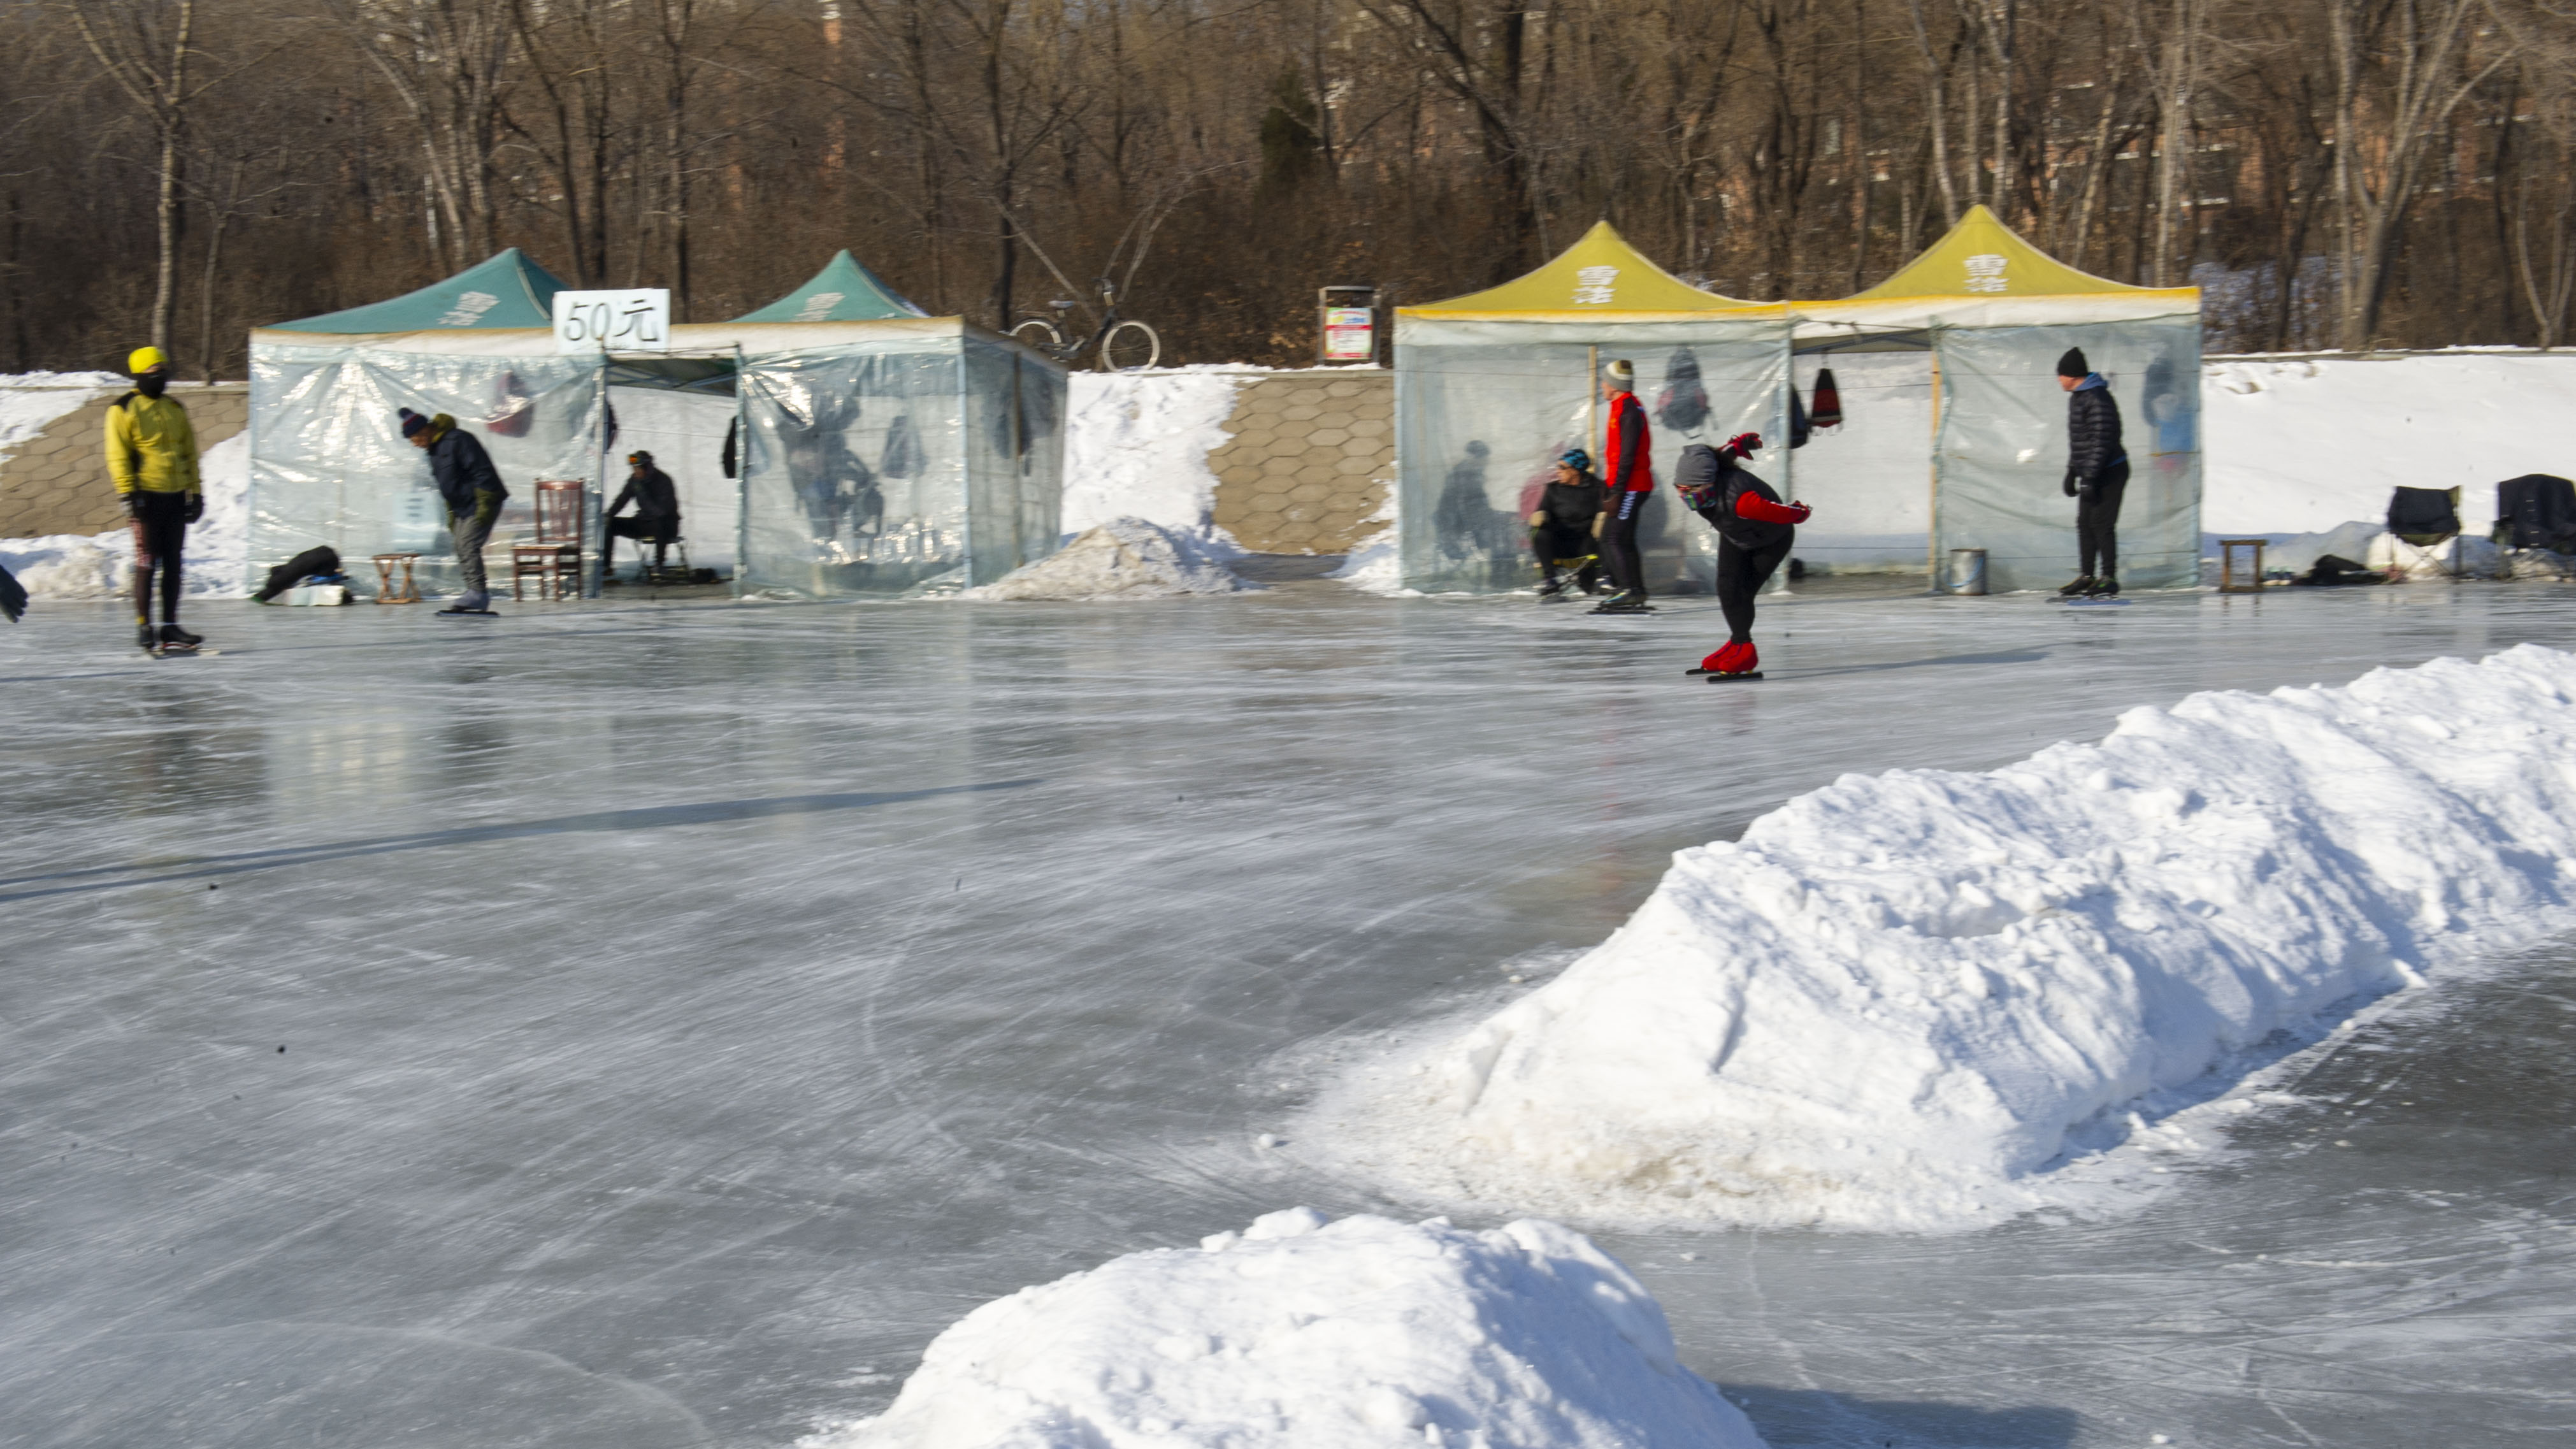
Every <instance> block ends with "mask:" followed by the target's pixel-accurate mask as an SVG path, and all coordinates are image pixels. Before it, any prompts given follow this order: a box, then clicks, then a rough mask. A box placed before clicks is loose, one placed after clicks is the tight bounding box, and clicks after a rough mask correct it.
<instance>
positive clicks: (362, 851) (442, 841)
mask: <svg viewBox="0 0 2576 1449" xmlns="http://www.w3.org/2000/svg"><path fill="white" fill-rule="evenodd" d="M1042 783H1044V782H1043V781H1041V780H1037V779H1025V780H992V781H987V782H985V783H983V784H980V785H938V786H932V787H930V788H927V789H921V790H858V791H848V792H844V793H840V794H829V795H774V796H770V797H768V798H766V799H757V800H708V801H702V802H699V803H697V804H692V805H649V806H644V807H642V808H639V809H633V810H601V811H597V812H594V813H591V814H586V815H558V816H556V817H554V818H553V819H550V820H518V821H510V822H506V823H502V824H494V825H465V826H458V827H456V828H454V829H449V830H424V831H421V832H419V833H417V834H413V835H388V836H380V837H378V838H376V839H373V840H340V841H331V842H327V843H323V844H316V845H293V846H279V847H277V848H274V849H270V850H245V851H237V852H233V853H231V854H227V855H199V856H178V857H174V858H171V859H167V860H153V861H145V862H142V863H140V864H136V865H94V866H83V867H79V868H76V869H72V870H59V871H48V872H44V873H42V874H37V875H21V876H8V877H0V887H6V886H40V887H41V888H39V889H33V890H18V891H5V890H0V901H24V900H34V899H37V898H39V897H43V896H59V895H71V894H76V893H78V892H82V891H103V890H121V889H123V888H125V887H128V886H145V885H158V884H161V883H163V882H167V881H178V880H200V879H203V878H205V877H207V876H219V875H239V874H241V873H242V872H244V871H253V870H275V869H277V868H279V867H281V866H290V865H311V864H314V863H317V862H321V861H331V860H348V859H351V858H353V857H356V856H365V855H384V854H387V853H389V852H393V851H401V850H430V849H435V848H437V847H440V846H448V845H489V844H493V843H495V842H498V841H503V840H524V839H527V838H529V837H531V836H541V835H572V834H582V833H589V832H606V833H618V832H624V831H630V830H656V829H663V828H667V827H670V826H674V825H717V824H724V823H727V822H730V821H736V820H764V819H769V818H771V817H774V816H780V815H807V814H814V813H817V812H821V811H830V810H864V809H867V808H869V807H871V806H877V805H900V804H903V803H905V802H907V801H913V800H932V799H937V798H938V797H940V796H943V795H971V794H978V793H981V792H983V791H987V790H1017V789H1020V788H1023V787H1025V786H1029V785H1036V784H1042ZM103 876H113V877H117V878H116V879H112V880H102V879H98V877H103ZM66 880H80V881H81V882H82V883H81V884H78V885H50V886H46V885H42V883H44V882H49V881H66Z"/></svg>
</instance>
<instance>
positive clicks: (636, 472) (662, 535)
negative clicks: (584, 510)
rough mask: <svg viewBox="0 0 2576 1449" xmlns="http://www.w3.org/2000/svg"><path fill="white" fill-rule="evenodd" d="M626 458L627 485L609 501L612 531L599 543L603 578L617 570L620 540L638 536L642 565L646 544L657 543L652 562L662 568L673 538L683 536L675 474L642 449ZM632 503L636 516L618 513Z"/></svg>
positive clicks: (609, 518) (609, 528)
mask: <svg viewBox="0 0 2576 1449" xmlns="http://www.w3.org/2000/svg"><path fill="white" fill-rule="evenodd" d="M626 462H627V466H628V469H629V471H628V472H627V475H626V486H625V487H624V488H623V489H620V490H619V491H618V494H617V501H616V502H614V503H612V504H610V505H608V531H607V534H606V536H605V537H603V538H602V539H601V540H600V544H599V572H600V575H601V577H603V578H605V577H606V576H607V575H609V574H611V573H613V572H615V571H616V568H617V540H619V539H621V538H631V539H633V540H635V557H636V561H637V562H638V564H639V565H640V564H641V563H642V561H643V557H644V545H646V544H648V543H649V544H651V545H653V565H652V566H653V568H655V569H659V568H661V567H662V565H663V563H664V561H665V560H667V559H668V558H669V557H670V553H671V543H672V541H673V540H675V539H677V538H678V537H679V536H680V490H679V489H678V488H676V487H673V486H672V483H671V475H670V474H668V473H665V472H663V471H662V470H661V469H659V468H656V467H654V466H653V455H652V454H650V453H647V452H644V451H642V450H641V449H638V450H637V451H635V452H632V453H629V454H627V455H626ZM629 503H632V504H634V505H635V516H634V517H633V518H620V517H618V516H617V514H618V510H619V509H622V508H624V507H625V506H626V505H627V504H629ZM646 577H648V578H649V577H651V575H650V574H647V575H646Z"/></svg>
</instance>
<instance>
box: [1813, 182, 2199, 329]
mask: <svg viewBox="0 0 2576 1449" xmlns="http://www.w3.org/2000/svg"><path fill="white" fill-rule="evenodd" d="M1792 305H1793V306H1794V307H1795V309H1796V311H1797V314H1798V319H1799V322H1800V324H1801V325H1800V327H1799V336H1800V338H1801V339H1802V341H1803V340H1804V339H1808V338H1812V337H1816V336H1819V335H1833V334H1834V333H1836V332H1841V333H1844V334H1846V335H1848V334H1849V333H1851V332H1852V331H1853V330H1854V329H1856V328H1865V329H1868V330H1870V331H1873V332H1884V331H1891V330H1920V329H1924V328H1931V327H2015V326H2050V325H2063V324H2075V323H2091V322H2131V321H2143V320H2146V319H2149V318H2154V317H2173V316H2181V315H2196V314H2197V313H2198V312H2199V311H2200V289H2199V288H2198V287H2132V286H2130V285H2128V284H2127V283H2125V282H2115V281H2112V280H2111V279H2110V278H2108V277H2097V276H2094V275H2093V274H2092V273H2090V272H2079V271H2077V270H2076V269H2075V268H2073V267H2070V266H2068V265H2066V264H2065V263H2064V262H2061V261H2059V260H2057V259H2056V258H2055V257H2052V256H2050V255H2049V254H2048V253H2046V252H2044V251H2041V250H2040V249H2039V248H2037V247H2035V246H2032V245H2031V244H2030V243H2029V242H2027V241H2024V240H2023V239H2022V237H2021V235H2020V233H2018V232H2016V231H2014V230H2013V229H2012V228H2011V227H2008V226H2006V225H2004V224H2003V222H2002V221H2001V220H2000V219H1999V218H1997V217H1996V215H1995V214H1994V213H1993V212H1991V211H1989V210H1987V209H1986V208H1985V207H1983V206H1972V207H1970V208H1968V214H1967V215H1966V216H1963V217H1961V218H1959V224H1958V225H1957V226H1954V227H1952V228H1950V231H1949V234H1948V235H1946V236H1944V237H1942V238H1941V239H1940V240H1939V241H1936V242H1934V243H1933V244H1932V245H1931V246H1930V247H1928V248H1926V249H1925V250H1924V252H1923V254H1922V255H1921V256H1919V257H1916V258H1915V259H1914V260H1913V261H1911V262H1909V263H1907V264H1906V265H1905V266H1904V267H1903V268H1901V269H1899V270H1898V272H1897V273H1896V275H1894V276H1892V277H1889V278H1888V279H1887V280H1886V281H1884V282H1881V283H1879V284H1878V285H1877V286H1875V287H1872V288H1870V289H1869V290H1868V291H1865V292H1858V293H1855V294H1853V295H1852V296H1849V297H1845V298H1843V299H1842V300H1840V301H1837V302H1798V303H1793V304H1792ZM1801 350H1807V349H1806V348H1805V347H1802V348H1801Z"/></svg>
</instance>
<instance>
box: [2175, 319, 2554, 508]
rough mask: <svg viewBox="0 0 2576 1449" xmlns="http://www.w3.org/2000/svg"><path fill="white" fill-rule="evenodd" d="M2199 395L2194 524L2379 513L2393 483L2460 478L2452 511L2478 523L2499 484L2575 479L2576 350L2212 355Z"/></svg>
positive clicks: (2430, 484) (2438, 483) (2426, 484)
mask: <svg viewBox="0 0 2576 1449" xmlns="http://www.w3.org/2000/svg"><path fill="white" fill-rule="evenodd" d="M2200 398H2201V417H2202V437H2201V448H2202V460H2201V467H2202V474H2203V479H2204V482H2203V490H2202V502H2201V527H2202V528H2204V529H2206V530H2208V531H2210V532H2212V533H2218V534H2225V535H2228V536H2230V537H2239V536H2241V537H2249V538H2250V537H2252V536H2254V535H2255V534H2258V533H2264V532H2268V531H2285V530H2292V529H2304V530H2309V531H2316V530H2322V529H2329V528H2332V527H2334V526H2335V525H2336V524H2338V523H2341V522H2342V521H2343V520H2345V519H2348V518H2384V517H2386V516H2387V513H2388V492H2389V490H2390V489H2392V488H2395V487H2397V486H2399V485H2400V484H2403V485H2405V486H2408V487H2412V488H2464V489H2465V490H2466V491H2465V493H2464V494H2463V496H2462V500H2461V504H2460V514H2461V521H2462V522H2463V523H2464V524H2465V525H2466V527H2467V529H2468V531H2469V532H2471V533H2477V534H2484V533H2486V532H2487V531H2488V529H2489V527H2490V526H2491V525H2492V524H2493V523H2494V522H2495V503H2496V498H2495V485H2496V484H2497V483H2500V482H2502V481H2503V480H2505V479H2507V478H2518V477H2520V476H2522V475H2523V474H2525V473H2555V474H2558V475H2560V476H2563V477H2576V445H2571V444H2570V443H2569V442H2568V440H2567V438H2566V436H2565V429H2564V428H2563V427H2562V426H2561V423H2560V420H2561V419H2562V418H2564V417H2565V416H2566V415H2567V413H2568V411H2569V409H2570V408H2571V407H2576V354H2568V353H2536V352H2473V351H2465V350H2464V351H2459V352H2445V353H2437V354H2432V355H2422V356H2413V357H2403V358H2395V359H2371V358H2364V357H2336V358H2252V359H2245V360H2241V361H2227V362H2212V363H2209V364H2207V365H2205V366H2204V367H2203V369H2202V377H2201V388H2200ZM2134 427H2135V424H2132V428H2133V429H2134ZM2345 557H2347V558H2354V559H2358V557H2359V555H2355V554H2346V555H2345Z"/></svg>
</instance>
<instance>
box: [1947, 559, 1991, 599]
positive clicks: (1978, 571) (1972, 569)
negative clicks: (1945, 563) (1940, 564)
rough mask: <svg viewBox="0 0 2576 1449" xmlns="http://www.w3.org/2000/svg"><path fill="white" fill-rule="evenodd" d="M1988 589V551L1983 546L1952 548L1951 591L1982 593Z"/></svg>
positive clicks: (1955, 592)
mask: <svg viewBox="0 0 2576 1449" xmlns="http://www.w3.org/2000/svg"><path fill="white" fill-rule="evenodd" d="M1985 591H1986V551H1985V550H1984V549H1982V548H1954V549H1952V550H1950V592H1951V593H1954V594H1982V593H1984V592H1985Z"/></svg>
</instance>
